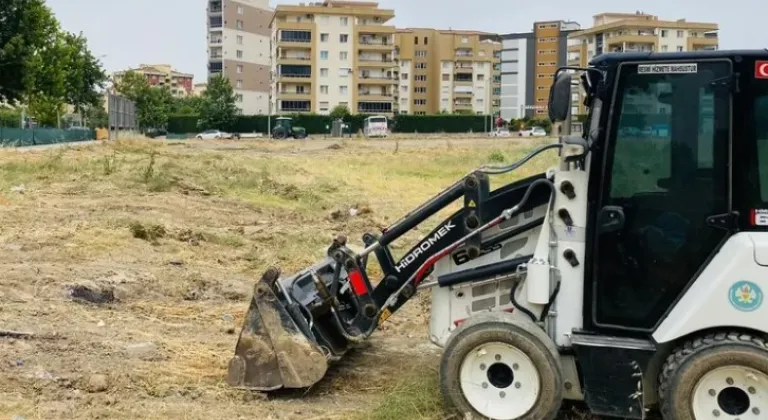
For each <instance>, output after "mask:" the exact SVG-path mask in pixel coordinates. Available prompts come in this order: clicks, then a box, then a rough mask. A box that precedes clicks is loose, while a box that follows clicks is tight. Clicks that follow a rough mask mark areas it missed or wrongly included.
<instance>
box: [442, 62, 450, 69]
mask: <svg viewBox="0 0 768 420" xmlns="http://www.w3.org/2000/svg"><path fill="white" fill-rule="evenodd" d="M443 68H444V69H449V68H451V62H450V61H443Z"/></svg>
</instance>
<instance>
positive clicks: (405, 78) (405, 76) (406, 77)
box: [400, 73, 408, 80]
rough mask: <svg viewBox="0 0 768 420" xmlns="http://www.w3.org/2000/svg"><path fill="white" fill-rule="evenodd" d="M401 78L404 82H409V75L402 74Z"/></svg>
mask: <svg viewBox="0 0 768 420" xmlns="http://www.w3.org/2000/svg"><path fill="white" fill-rule="evenodd" d="M400 78H401V79H403V80H408V73H400Z"/></svg>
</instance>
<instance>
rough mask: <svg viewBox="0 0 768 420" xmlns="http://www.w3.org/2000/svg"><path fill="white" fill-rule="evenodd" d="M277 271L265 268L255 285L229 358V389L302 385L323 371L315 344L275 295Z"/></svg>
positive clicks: (324, 363)
mask: <svg viewBox="0 0 768 420" xmlns="http://www.w3.org/2000/svg"><path fill="white" fill-rule="evenodd" d="M279 275H280V272H279V271H278V270H277V269H274V268H270V269H269V270H267V271H266V272H265V273H264V275H263V276H262V277H261V280H260V281H259V282H258V283H257V284H256V286H255V287H254V294H253V299H251V303H250V306H249V307H248V312H247V313H246V316H245V320H244V323H243V328H242V330H241V331H240V337H239V339H238V342H237V346H236V347H235V356H234V357H233V358H232V359H231V360H230V362H229V371H228V375H227V382H228V383H229V384H230V385H232V386H234V387H238V388H248V389H253V390H259V391H271V390H275V389H279V388H283V387H285V388H306V387H309V386H311V385H313V384H315V383H316V382H318V381H319V380H320V379H322V377H323V376H324V375H325V372H326V370H327V369H328V362H327V360H326V357H325V356H324V354H323V352H322V351H321V349H320V347H319V346H318V345H317V344H316V343H314V342H313V341H311V339H310V338H309V337H307V336H305V334H304V333H303V332H302V331H301V329H300V328H299V327H298V326H297V324H296V321H294V320H293V318H292V317H291V315H290V313H289V312H288V310H287V309H286V308H285V306H284V303H283V302H282V301H280V300H279V299H278V297H277V295H276V294H275V292H274V287H273V286H274V284H275V282H276V281H277V280H278V278H279Z"/></svg>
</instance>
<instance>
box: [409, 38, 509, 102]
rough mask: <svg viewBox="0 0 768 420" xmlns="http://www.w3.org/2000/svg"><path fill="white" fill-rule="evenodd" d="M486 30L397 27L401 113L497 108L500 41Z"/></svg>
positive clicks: (499, 84) (499, 81)
mask: <svg viewBox="0 0 768 420" xmlns="http://www.w3.org/2000/svg"><path fill="white" fill-rule="evenodd" d="M496 38H497V36H496V35H493V34H489V33H485V32H477V31H458V30H440V29H426V28H405V29H398V31H397V36H396V43H397V50H396V54H397V60H398V69H397V71H398V73H399V88H398V92H397V111H398V112H399V113H402V114H414V115H426V114H438V113H446V112H447V113H468V114H482V115H489V114H495V113H497V112H498V109H499V105H500V102H499V95H500V93H501V67H500V63H499V60H500V58H499V57H500V51H501V43H500V42H498V40H497V39H496Z"/></svg>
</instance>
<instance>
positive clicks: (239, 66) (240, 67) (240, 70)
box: [237, 64, 243, 73]
mask: <svg viewBox="0 0 768 420" xmlns="http://www.w3.org/2000/svg"><path fill="white" fill-rule="evenodd" d="M237 72H238V73H242V72H243V65H242V64H238V65H237Z"/></svg>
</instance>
